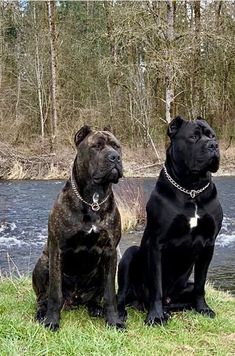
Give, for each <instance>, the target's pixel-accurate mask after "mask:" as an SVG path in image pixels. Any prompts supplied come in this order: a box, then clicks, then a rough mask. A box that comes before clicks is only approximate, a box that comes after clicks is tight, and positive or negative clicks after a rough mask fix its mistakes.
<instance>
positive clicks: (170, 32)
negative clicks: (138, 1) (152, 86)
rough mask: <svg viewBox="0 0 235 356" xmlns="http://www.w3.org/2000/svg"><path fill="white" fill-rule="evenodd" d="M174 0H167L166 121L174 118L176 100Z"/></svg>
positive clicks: (168, 121)
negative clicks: (174, 101)
mask: <svg viewBox="0 0 235 356" xmlns="http://www.w3.org/2000/svg"><path fill="white" fill-rule="evenodd" d="M174 8H175V6H174V1H173V0H167V30H166V74H165V85H166V87H165V88H166V89H165V93H166V98H165V115H166V122H167V123H170V122H171V120H172V109H173V100H174V82H173V80H174V68H173V53H172V45H173V40H174Z"/></svg>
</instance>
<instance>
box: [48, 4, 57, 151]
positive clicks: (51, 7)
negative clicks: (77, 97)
mask: <svg viewBox="0 0 235 356" xmlns="http://www.w3.org/2000/svg"><path fill="white" fill-rule="evenodd" d="M47 8H48V20H49V38H50V54H51V102H52V118H51V128H52V135H51V139H52V146H54V144H55V141H56V137H57V124H58V118H57V71H56V24H55V22H56V2H55V1H54V0H53V1H48V2H47Z"/></svg>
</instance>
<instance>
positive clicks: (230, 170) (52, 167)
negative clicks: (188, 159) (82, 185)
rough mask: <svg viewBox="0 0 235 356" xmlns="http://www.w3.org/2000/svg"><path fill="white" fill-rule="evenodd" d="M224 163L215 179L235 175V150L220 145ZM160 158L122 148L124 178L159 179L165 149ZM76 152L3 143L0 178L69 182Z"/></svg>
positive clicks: (149, 153)
mask: <svg viewBox="0 0 235 356" xmlns="http://www.w3.org/2000/svg"><path fill="white" fill-rule="evenodd" d="M220 147H221V164H220V169H219V171H218V172H217V173H216V174H215V175H216V176H225V175H231V176H233V175H234V176H235V147H234V146H230V147H228V148H227V146H226V143H221V144H220ZM158 154H159V158H157V157H156V155H154V152H153V149H152V148H151V147H148V148H146V149H144V148H142V147H139V148H138V147H134V148H129V147H125V146H124V147H123V162H124V175H125V176H126V177H157V175H158V174H159V172H160V170H161V167H162V164H163V162H164V160H165V148H164V147H163V146H162V147H160V148H159V149H158ZM74 157H75V150H74V149H73V147H72V146H71V147H63V148H61V149H60V150H57V151H56V152H55V153H49V150H48V148H45V147H44V148H43V149H42V148H41V147H39V146H38V147H36V148H28V149H25V147H13V146H11V145H8V144H6V143H0V179H45V180H49V179H66V178H67V177H68V175H69V172H70V169H71V166H72V163H73V160H74Z"/></svg>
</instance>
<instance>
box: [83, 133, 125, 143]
mask: <svg viewBox="0 0 235 356" xmlns="http://www.w3.org/2000/svg"><path fill="white" fill-rule="evenodd" d="M87 141H88V144H89V145H92V144H95V143H98V142H99V143H103V144H104V145H109V144H116V145H117V146H120V142H119V141H118V140H117V138H116V137H115V136H114V135H113V134H112V133H111V132H109V131H95V132H92V133H91V134H90V135H89V136H88V138H87Z"/></svg>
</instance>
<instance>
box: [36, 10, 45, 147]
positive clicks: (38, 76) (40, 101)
mask: <svg viewBox="0 0 235 356" xmlns="http://www.w3.org/2000/svg"><path fill="white" fill-rule="evenodd" d="M33 20H34V31H35V73H36V80H37V94H38V106H39V113H40V127H41V138H42V141H43V140H44V137H45V132H44V131H45V130H44V124H45V120H44V115H43V93H42V76H41V65H40V56H39V40H38V33H37V18H36V8H35V4H34V5H33Z"/></svg>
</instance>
